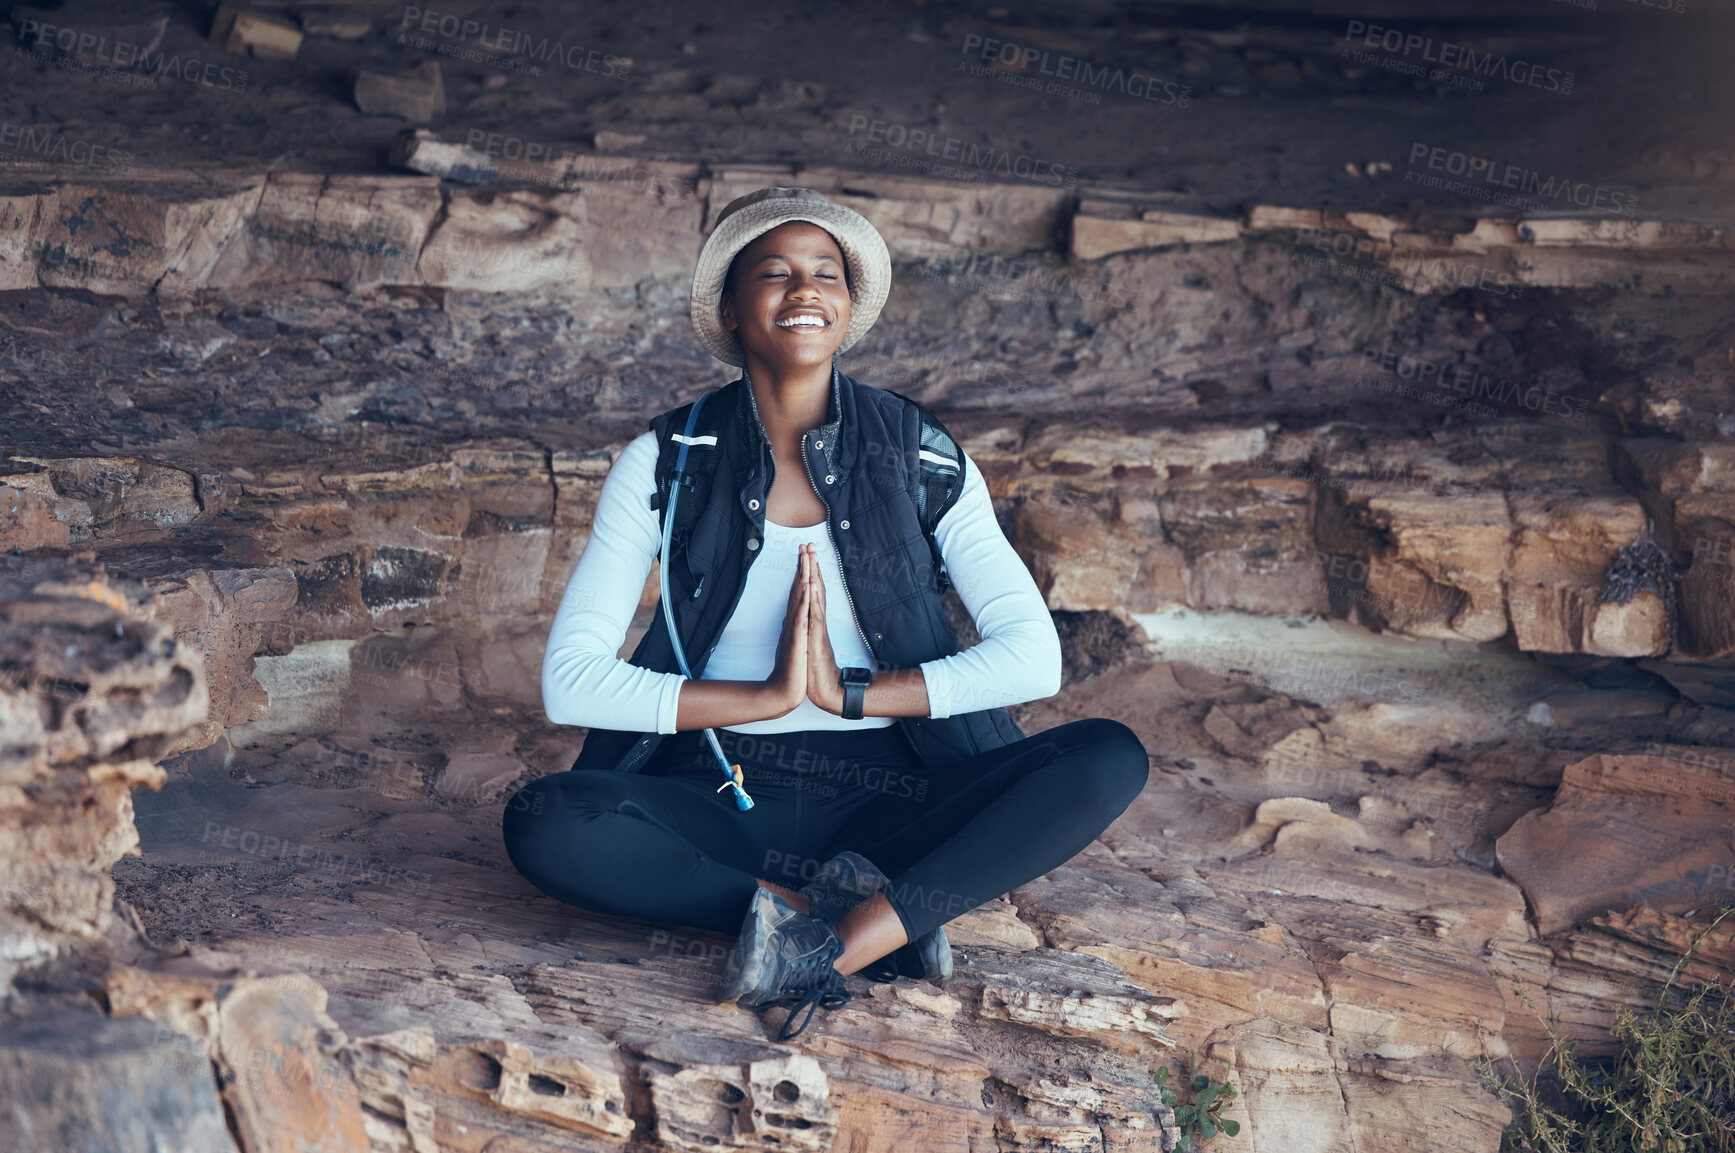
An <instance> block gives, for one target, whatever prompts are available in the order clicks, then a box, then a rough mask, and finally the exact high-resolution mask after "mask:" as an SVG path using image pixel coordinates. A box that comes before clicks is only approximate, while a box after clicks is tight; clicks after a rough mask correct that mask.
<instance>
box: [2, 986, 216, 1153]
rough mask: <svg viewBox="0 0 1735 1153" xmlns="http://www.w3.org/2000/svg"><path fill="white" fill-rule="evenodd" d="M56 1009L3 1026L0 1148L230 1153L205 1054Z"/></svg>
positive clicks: (134, 1024) (144, 1027)
mask: <svg viewBox="0 0 1735 1153" xmlns="http://www.w3.org/2000/svg"><path fill="white" fill-rule="evenodd" d="M56 1008H57V1009H58V1010H59V1011H58V1012H55V1013H54V1014H53V1015H52V1016H49V1015H47V1014H43V1015H41V1016H39V1017H36V1018H34V1019H26V1020H25V1021H20V1022H9V1023H8V1024H7V1025H6V1026H4V1027H0V1096H4V1098H5V1100H6V1109H5V1111H4V1113H0V1144H4V1146H5V1147H6V1148H8V1149H19V1150H23V1149H42V1150H47V1149H51V1148H52V1149H104V1150H115V1151H117V1153H157V1151H158V1150H174V1151H175V1153H234V1151H235V1145H234V1142H233V1141H232V1140H231V1139H230V1136H229V1130H228V1128H227V1127H226V1126H225V1125H224V1121H223V1107H222V1105H221V1103H220V1102H219V1101H218V1099H217V1092H216V1087H215V1083H214V1081H213V1080H212V1077H211V1066H210V1063H209V1062H208V1061H207V1060H206V1059H205V1057H204V1055H203V1054H202V1053H199V1052H198V1051H197V1050H196V1049H191V1050H189V1049H188V1048H187V1047H185V1046H182V1045H178V1044H176V1043H175V1041H174V1040H173V1038H175V1037H176V1036H177V1035H176V1034H173V1033H167V1034H166V1035H165V1031H164V1030H162V1029H160V1028H159V1027H158V1026H155V1025H152V1024H151V1023H149V1022H148V1021H146V1020H144V1019H143V1018H138V1017H134V1018H124V1019H120V1020H110V1019H108V1018H106V1017H104V1016H102V1015H101V1014H100V1013H97V1012H95V1011H94V1010H93V1009H92V1008H91V1007H90V1005H89V1003H88V1002H86V1003H85V1004H84V1005H83V1006H79V1005H77V1004H63V1005H58V1006H56Z"/></svg>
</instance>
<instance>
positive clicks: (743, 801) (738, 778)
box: [717, 765, 753, 813]
mask: <svg viewBox="0 0 1735 1153" xmlns="http://www.w3.org/2000/svg"><path fill="white" fill-rule="evenodd" d="M723 771H724V772H725V773H728V774H729V775H730V776H732V777H733V778H734V780H730V781H724V782H723V783H722V784H720V785H718V786H717V791H718V792H719V793H720V792H722V791H723V790H724V789H734V790H735V807H736V808H737V809H739V810H741V811H742V812H743V813H745V812H746V811H747V810H748V809H751V808H752V807H753V798H752V797H750V796H748V795H747V790H746V789H744V788H742V787H741V782H742V780H743V779H744V778H743V777H742V775H741V766H740V765H730V766H729V767H728V768H726V769H724V770H723Z"/></svg>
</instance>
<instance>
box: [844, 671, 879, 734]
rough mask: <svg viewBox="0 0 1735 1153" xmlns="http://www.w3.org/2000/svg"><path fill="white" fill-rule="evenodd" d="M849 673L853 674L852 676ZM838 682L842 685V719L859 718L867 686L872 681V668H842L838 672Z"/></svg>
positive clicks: (865, 698)
mask: <svg viewBox="0 0 1735 1153" xmlns="http://www.w3.org/2000/svg"><path fill="white" fill-rule="evenodd" d="M851 673H853V674H855V675H854V676H853V677H852V676H851V675H850V674H851ZM838 683H839V684H841V685H843V713H842V716H843V719H844V720H846V721H859V720H861V719H862V706H863V705H864V704H866V702H867V687H868V685H870V684H872V683H873V670H872V669H863V668H849V669H843V670H841V671H840V672H839V673H838Z"/></svg>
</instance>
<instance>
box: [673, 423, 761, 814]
mask: <svg viewBox="0 0 1735 1153" xmlns="http://www.w3.org/2000/svg"><path fill="white" fill-rule="evenodd" d="M710 395H711V393H710V391H706V392H705V394H704V395H703V396H700V397H699V399H698V400H695V401H694V402H693V408H692V411H691V412H689V413H688V414H687V431H686V434H685V435H683V436H677V437H675V440H676V441H678V442H679V443H680V445H681V448H680V451H679V452H678V453H677V454H676V455H675V476H674V479H673V480H672V481H671V482H670V483H669V506H668V508H666V509H664V510H663V560H662V563H661V564H660V565H658V566H657V568H658V583H659V584H660V585H661V592H662V602H663V623H664V624H666V625H667V626H668V629H669V645H670V646H671V647H672V648H673V649H674V650H675V660H676V661H678V662H679V663H680V666H681V675H682V676H684V677H686V678H687V679H688V680H692V679H693V670H692V669H690V668H688V667H687V654H686V653H684V652H682V651H681V634H680V632H679V631H678V630H677V629H676V628H675V609H674V605H673V603H672V602H671V601H670V599H669V549H670V546H671V543H672V542H673V540H674V536H675V501H676V499H677V498H678V497H679V496H680V494H681V480H682V478H683V477H684V476H685V475H686V470H687V446H688V445H690V444H692V443H693V429H694V428H696V427H698V422H699V408H700V406H701V405H703V404H704V403H705V397H707V396H710ZM705 739H706V740H707V741H709V742H710V743H711V751H712V752H713V753H715V754H716V756H717V763H718V764H719V765H721V766H722V767H723V775H724V776H725V777H728V778H729V779H728V780H726V781H724V782H723V783H722V784H721V785H718V786H717V791H718V792H719V793H720V792H722V791H723V790H724V789H734V790H735V807H736V808H737V809H739V810H740V811H741V812H743V813H745V812H746V811H747V810H748V809H751V808H752V807H753V798H752V797H750V796H748V795H747V790H746V789H745V788H743V787H742V776H741V766H740V765H732V764H730V763H729V758H728V757H726V756H724V755H723V746H722V745H720V744H718V743H717V734H716V733H714V732H712V731H711V730H710V729H708V728H707V729H706V730H705Z"/></svg>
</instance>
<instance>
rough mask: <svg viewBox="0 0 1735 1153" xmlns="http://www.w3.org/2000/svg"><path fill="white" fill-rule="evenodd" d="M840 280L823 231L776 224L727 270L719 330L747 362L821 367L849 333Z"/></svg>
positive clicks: (840, 268)
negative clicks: (735, 343) (735, 339)
mask: <svg viewBox="0 0 1735 1153" xmlns="http://www.w3.org/2000/svg"><path fill="white" fill-rule="evenodd" d="M846 276H847V270H846V268H845V265H844V259H843V252H842V251H841V250H839V248H838V246H837V241H835V240H833V239H832V238H831V233H829V232H827V231H826V230H825V229H823V228H821V227H819V225H817V224H809V223H808V222H807V221H805V220H791V221H789V222H788V223H787V224H779V225H778V226H777V227H776V228H773V229H772V230H771V231H770V232H767V233H765V234H764V235H763V236H760V237H758V238H757V239H755V240H754V241H753V243H751V244H749V245H748V246H747V247H746V248H743V249H742V250H741V252H740V253H739V254H738V255H737V256H736V257H735V260H734V262H733V263H732V264H731V265H730V266H729V279H728V280H727V281H725V283H724V290H723V303H722V308H721V310H720V312H721V315H722V318H723V327H725V328H727V329H729V330H730V331H731V332H733V333H735V335H736V336H737V337H739V338H740V341H741V347H742V350H743V351H744V352H745V353H746V354H747V358H748V360H749V361H751V360H753V359H758V360H760V361H763V362H765V363H766V364H769V365H774V366H777V367H779V368H785V369H787V368H799V367H803V366H811V365H816V364H824V363H826V362H828V361H830V360H831V356H832V353H834V352H836V351H837V350H838V347H839V346H840V345H842V344H843V338H844V336H845V335H846V334H847V333H848V331H849V307H850V301H849V285H848V281H847V279H846ZM802 318H806V319H802ZM815 318H817V320H818V321H819V323H814V319H815Z"/></svg>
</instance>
